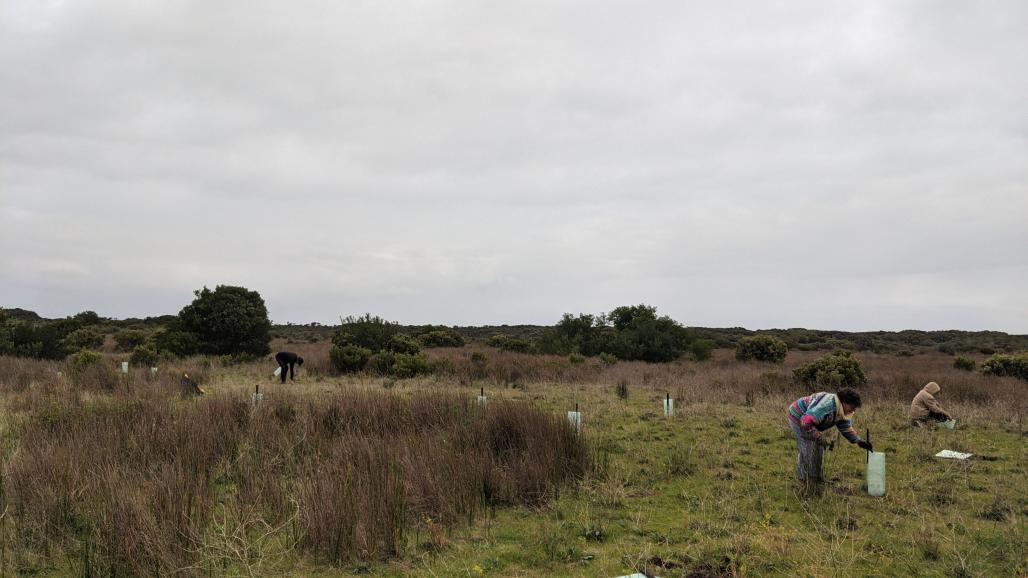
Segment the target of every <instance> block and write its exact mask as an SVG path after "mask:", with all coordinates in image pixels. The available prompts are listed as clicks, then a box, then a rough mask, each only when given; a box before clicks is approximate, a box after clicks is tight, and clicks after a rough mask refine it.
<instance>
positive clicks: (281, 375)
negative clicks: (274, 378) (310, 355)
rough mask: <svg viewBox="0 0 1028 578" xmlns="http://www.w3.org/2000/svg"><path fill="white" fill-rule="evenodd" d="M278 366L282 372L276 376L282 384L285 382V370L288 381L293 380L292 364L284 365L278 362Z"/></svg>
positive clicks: (282, 362) (284, 363)
mask: <svg viewBox="0 0 1028 578" xmlns="http://www.w3.org/2000/svg"><path fill="white" fill-rule="evenodd" d="M278 366H279V368H281V369H282V371H280V372H279V374H278V376H279V377H280V378H281V379H282V383H285V382H286V370H287V369H288V370H289V379H293V377H294V374H293V364H292V363H286V362H284V361H280V362H279V363H278Z"/></svg>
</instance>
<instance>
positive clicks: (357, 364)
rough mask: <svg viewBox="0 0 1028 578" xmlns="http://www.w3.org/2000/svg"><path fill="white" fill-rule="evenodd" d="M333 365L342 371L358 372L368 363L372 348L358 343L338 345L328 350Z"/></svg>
mask: <svg viewBox="0 0 1028 578" xmlns="http://www.w3.org/2000/svg"><path fill="white" fill-rule="evenodd" d="M328 357H329V359H330V360H331V361H332V366H333V367H335V368H336V370H337V371H340V372H342V373H356V372H358V371H361V370H362V369H364V368H365V367H366V366H367V365H368V360H370V359H371V350H370V349H367V348H365V347H360V346H357V345H344V346H342V347H340V346H338V345H336V346H333V347H332V349H330V350H329V351H328Z"/></svg>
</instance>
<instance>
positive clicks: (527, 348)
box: [486, 333, 534, 353]
mask: <svg viewBox="0 0 1028 578" xmlns="http://www.w3.org/2000/svg"><path fill="white" fill-rule="evenodd" d="M486 343H487V344H488V345H489V346H491V347H495V348H496V349H499V350H501V351H515V352H518V353H531V352H532V351H533V349H534V348H533V346H532V343H531V342H530V341H528V340H525V339H517V338H515V337H511V336H510V335H507V334H504V333H497V334H496V335H493V336H492V337H490V338H489V341H487V342H486Z"/></svg>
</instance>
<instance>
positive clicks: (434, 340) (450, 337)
mask: <svg viewBox="0 0 1028 578" xmlns="http://www.w3.org/2000/svg"><path fill="white" fill-rule="evenodd" d="M429 327H431V326H429ZM416 337H417V340H418V342H419V343H421V345H422V346H423V347H464V338H463V337H461V334H460V333H457V332H456V331H454V330H453V329H450V328H449V327H439V328H435V327H432V328H431V329H430V330H428V331H425V332H423V333H418V334H417V335H416Z"/></svg>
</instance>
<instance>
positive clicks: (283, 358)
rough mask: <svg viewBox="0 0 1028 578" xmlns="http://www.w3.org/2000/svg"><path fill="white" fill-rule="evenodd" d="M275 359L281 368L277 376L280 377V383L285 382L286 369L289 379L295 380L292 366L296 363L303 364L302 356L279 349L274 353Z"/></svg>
mask: <svg viewBox="0 0 1028 578" xmlns="http://www.w3.org/2000/svg"><path fill="white" fill-rule="evenodd" d="M275 361H277V362H278V367H279V369H280V370H281V371H280V372H279V377H281V378H282V383H285V382H286V370H287V369H288V370H289V380H290V381H295V374H294V373H293V368H294V367H295V366H297V365H303V358H302V357H300V356H299V355H297V354H295V353H293V352H292V351H279V352H278V353H276V354H275Z"/></svg>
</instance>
